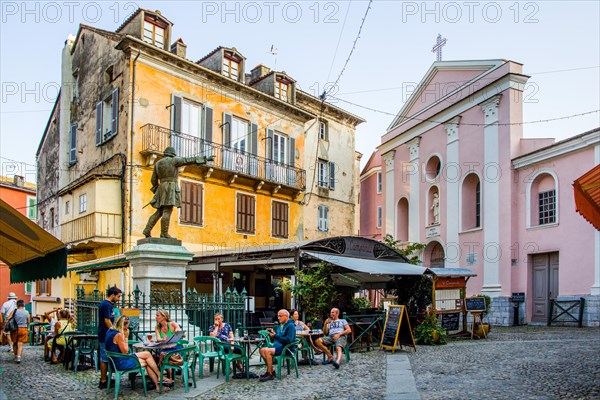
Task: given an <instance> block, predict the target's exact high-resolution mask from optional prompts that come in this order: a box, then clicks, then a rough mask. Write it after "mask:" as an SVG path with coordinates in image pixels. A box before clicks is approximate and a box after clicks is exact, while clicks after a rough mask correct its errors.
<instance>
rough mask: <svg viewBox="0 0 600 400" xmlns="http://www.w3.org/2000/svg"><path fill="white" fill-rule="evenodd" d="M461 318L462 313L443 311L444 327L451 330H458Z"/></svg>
mask: <svg viewBox="0 0 600 400" xmlns="http://www.w3.org/2000/svg"><path fill="white" fill-rule="evenodd" d="M459 320H460V313H442V328H446V329H447V330H449V331H457V330H458V325H459Z"/></svg>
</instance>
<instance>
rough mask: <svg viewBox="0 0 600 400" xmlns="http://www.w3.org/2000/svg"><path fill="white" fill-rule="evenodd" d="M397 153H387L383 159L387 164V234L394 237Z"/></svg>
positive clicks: (393, 151)
mask: <svg viewBox="0 0 600 400" xmlns="http://www.w3.org/2000/svg"><path fill="white" fill-rule="evenodd" d="M395 156H396V151H395V150H392V151H390V152H387V153H385V154H384V155H383V156H382V158H383V161H384V163H385V234H386V235H392V236H394V232H395V224H394V193H395V187H394V157H395Z"/></svg>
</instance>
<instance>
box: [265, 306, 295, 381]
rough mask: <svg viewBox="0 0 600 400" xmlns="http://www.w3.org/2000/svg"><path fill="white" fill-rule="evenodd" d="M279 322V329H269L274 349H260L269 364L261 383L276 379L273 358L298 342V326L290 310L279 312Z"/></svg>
mask: <svg viewBox="0 0 600 400" xmlns="http://www.w3.org/2000/svg"><path fill="white" fill-rule="evenodd" d="M277 320H278V321H279V324H278V325H277V329H276V330H273V328H267V332H269V336H270V337H271V341H272V342H273V345H272V347H263V348H261V349H260V355H261V356H262V358H263V359H264V360H265V363H266V364H267V371H266V372H265V373H264V374H262V375H261V376H260V378H259V381H261V382H266V381H270V380H273V379H275V371H273V357H274V356H278V355H280V354H281V351H282V350H283V348H284V347H285V346H286V345H288V344H290V343H292V342H293V341H294V340H296V326H295V324H294V322H293V321H292V320H291V319H290V313H289V312H288V310H279V311H278V312H277Z"/></svg>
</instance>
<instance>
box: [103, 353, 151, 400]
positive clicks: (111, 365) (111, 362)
mask: <svg viewBox="0 0 600 400" xmlns="http://www.w3.org/2000/svg"><path fill="white" fill-rule="evenodd" d="M106 356H107V357H108V381H107V383H108V384H107V386H106V393H110V381H111V378H112V374H113V373H114V374H115V375H116V379H115V400H117V398H118V397H119V389H120V387H121V376H122V375H123V374H126V375H129V374H130V373H138V372H139V373H140V374H141V375H142V383H143V385H144V396H147V394H148V391H147V389H146V367H142V366H141V365H140V360H139V359H138V358H137V357H136V356H134V355H132V354H122V353H113V352H112V351H107V352H106ZM116 358H129V359H131V360H134V361H135V364H136V367H135V368H131V369H126V370H123V371H120V370H118V369H117V367H116V365H115V361H114V359H116ZM132 383H133V382H132ZM132 387H133V385H132Z"/></svg>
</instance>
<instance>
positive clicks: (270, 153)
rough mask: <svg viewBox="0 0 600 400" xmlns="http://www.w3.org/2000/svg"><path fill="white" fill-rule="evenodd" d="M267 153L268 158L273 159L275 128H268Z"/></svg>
mask: <svg viewBox="0 0 600 400" xmlns="http://www.w3.org/2000/svg"><path fill="white" fill-rule="evenodd" d="M265 154H266V155H267V157H266V158H267V160H272V159H273V129H269V128H267V140H265Z"/></svg>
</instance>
